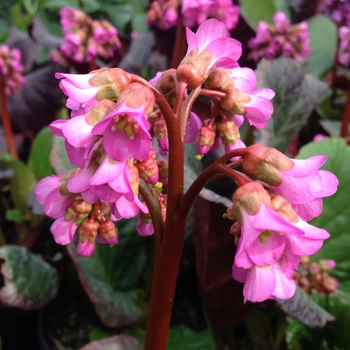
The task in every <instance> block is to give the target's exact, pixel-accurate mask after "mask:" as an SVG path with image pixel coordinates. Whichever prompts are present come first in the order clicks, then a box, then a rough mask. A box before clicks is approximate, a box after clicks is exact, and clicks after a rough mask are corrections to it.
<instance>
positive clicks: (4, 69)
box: [0, 45, 25, 96]
mask: <svg viewBox="0 0 350 350" xmlns="http://www.w3.org/2000/svg"><path fill="white" fill-rule="evenodd" d="M21 57H22V56H21V51H20V50H19V49H12V50H11V49H10V48H9V47H8V46H7V45H2V46H1V47H0V79H1V80H2V84H3V86H4V89H5V94H6V95H7V96H10V95H12V94H13V93H15V92H16V91H17V90H18V89H19V87H20V86H21V85H22V84H23V83H24V81H25V78H24V76H23V71H24V67H23V65H22V63H21Z"/></svg>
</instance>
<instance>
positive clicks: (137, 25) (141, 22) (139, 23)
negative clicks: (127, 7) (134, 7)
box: [131, 13, 148, 33]
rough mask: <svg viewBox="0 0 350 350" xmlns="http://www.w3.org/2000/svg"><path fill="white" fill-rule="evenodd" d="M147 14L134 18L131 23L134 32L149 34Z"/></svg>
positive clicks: (139, 14)
mask: <svg viewBox="0 0 350 350" xmlns="http://www.w3.org/2000/svg"><path fill="white" fill-rule="evenodd" d="M146 19H147V14H146V13H137V14H136V15H135V16H133V18H132V21H131V27H132V30H134V31H135V32H138V33H146V32H148V26H147V24H146Z"/></svg>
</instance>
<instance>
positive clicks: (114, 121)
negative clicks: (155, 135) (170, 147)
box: [92, 103, 152, 161]
mask: <svg viewBox="0 0 350 350" xmlns="http://www.w3.org/2000/svg"><path fill="white" fill-rule="evenodd" d="M149 128H150V126H149V123H148V120H147V118H146V115H145V106H144V105H141V106H140V107H138V108H131V107H128V106H127V105H126V104H125V103H122V104H121V105H119V106H118V107H117V108H116V109H115V110H114V111H113V112H112V113H110V114H109V115H107V116H106V117H105V118H104V119H103V120H102V121H100V122H99V123H98V124H96V125H95V126H94V128H93V129H92V134H93V135H101V136H102V135H103V145H104V149H105V150H106V153H107V154H108V155H109V156H110V157H112V158H113V159H115V160H119V161H126V160H129V159H131V158H135V159H138V160H143V159H145V158H147V157H148V155H149V153H150V150H151V139H152V137H151V135H150V134H149Z"/></svg>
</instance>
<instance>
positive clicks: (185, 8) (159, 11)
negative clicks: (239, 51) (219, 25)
mask: <svg viewBox="0 0 350 350" xmlns="http://www.w3.org/2000/svg"><path fill="white" fill-rule="evenodd" d="M239 13H240V11H239V6H237V5H233V4H232V1H231V0H196V1H193V0H183V1H179V0H156V1H152V3H151V5H150V8H149V10H148V12H147V24H148V25H156V26H157V27H159V28H160V29H163V30H165V29H169V28H171V27H174V26H176V25H177V24H178V23H179V21H180V22H182V23H183V25H185V26H187V27H194V26H198V25H200V24H202V23H203V22H204V21H205V20H207V19H208V18H216V19H218V20H220V21H222V22H223V23H224V24H225V26H226V28H227V30H231V29H233V28H235V27H236V25H237V23H238V19H239Z"/></svg>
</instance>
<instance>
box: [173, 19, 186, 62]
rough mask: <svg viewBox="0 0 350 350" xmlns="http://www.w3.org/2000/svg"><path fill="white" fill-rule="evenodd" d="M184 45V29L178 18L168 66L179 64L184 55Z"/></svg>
mask: <svg viewBox="0 0 350 350" xmlns="http://www.w3.org/2000/svg"><path fill="white" fill-rule="evenodd" d="M186 45H187V41H186V30H185V27H184V25H183V24H182V20H181V18H180V19H179V22H178V24H177V27H176V39H175V46H174V51H173V56H172V58H171V64H170V68H177V67H178V66H179V64H180V62H181V61H182V59H183V58H184V57H185V53H186Z"/></svg>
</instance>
